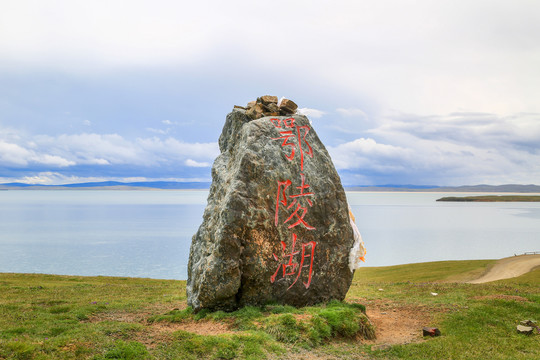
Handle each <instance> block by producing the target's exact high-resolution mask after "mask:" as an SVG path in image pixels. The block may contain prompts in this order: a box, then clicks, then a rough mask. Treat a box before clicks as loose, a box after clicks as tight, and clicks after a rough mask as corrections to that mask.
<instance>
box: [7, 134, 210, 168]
mask: <svg viewBox="0 0 540 360" xmlns="http://www.w3.org/2000/svg"><path fill="white" fill-rule="evenodd" d="M1 134H2V132H1V131H0V135H1ZM218 154H219V149H218V145H217V143H187V142H183V141H180V140H178V139H174V138H171V137H169V138H166V139H160V138H157V137H151V138H136V139H133V140H129V139H126V138H124V137H123V136H120V135H118V134H96V133H80V134H61V135H57V136H50V135H33V136H22V135H18V136H15V135H12V136H11V139H10V140H9V141H7V140H2V139H0V169H2V168H4V169H7V168H10V169H12V170H10V171H15V170H13V169H17V170H16V171H18V172H19V173H24V172H36V171H38V172H40V173H43V174H45V175H46V176H50V174H52V173H53V172H46V171H45V172H44V171H43V169H57V170H60V169H65V170H62V173H63V174H64V175H65V174H69V173H70V172H71V173H73V172H74V171H77V172H78V171H81V169H86V170H85V171H89V169H92V168H94V169H95V170H93V171H97V172H101V173H103V174H105V173H107V172H109V173H110V171H111V170H114V171H115V172H116V173H124V174H125V175H124V177H130V176H133V175H134V174H137V173H138V174H143V173H146V172H148V171H149V169H155V172H156V177H160V175H159V171H161V170H159V169H160V168H164V169H170V170H167V171H168V172H170V173H174V169H175V168H176V173H178V174H179V175H180V174H182V175H184V176H181V177H182V178H184V177H185V174H183V171H182V170H181V167H182V166H186V167H188V168H204V167H209V166H211V165H210V164H211V161H213V160H214V158H215V157H216V156H217V155H218ZM178 165H180V167H179V166H178ZM99 169H101V170H99ZM105 169H110V170H106V171H105ZM158 170H159V171H158ZM5 173H6V171H4V174H5ZM32 176H33V175H32ZM66 176H68V175H66ZM77 176H80V175H77ZM83 177H84V175H83ZM194 177H200V176H199V174H198V173H197V174H194Z"/></svg>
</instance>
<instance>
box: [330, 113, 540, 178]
mask: <svg viewBox="0 0 540 360" xmlns="http://www.w3.org/2000/svg"><path fill="white" fill-rule="evenodd" d="M367 133H369V135H370V136H371V137H369V138H359V139H356V140H354V141H350V142H346V143H343V144H340V145H338V146H334V147H329V148H328V150H329V152H330V153H331V155H332V158H333V159H334V162H335V164H336V167H337V168H338V169H341V170H342V172H343V173H344V174H345V177H346V178H347V181H352V179H354V178H355V176H356V175H359V174H362V175H365V176H366V178H368V179H371V180H367V181H371V182H374V183H379V184H380V183H394V184H403V183H413V184H429V185H433V184H438V185H463V184H475V183H490V184H502V183H509V182H510V183H535V182H538V180H537V179H540V148H539V146H538V144H540V114H515V115H512V116H507V117H499V116H496V115H494V114H483V113H459V114H455V113H453V114H449V115H438V116H418V115H414V114H396V115H393V116H389V117H387V118H385V119H383V120H381V121H380V122H379V124H378V126H376V127H374V128H372V129H370V130H368V131H367ZM353 172H354V174H353ZM366 178H364V179H363V180H365V179H366Z"/></svg>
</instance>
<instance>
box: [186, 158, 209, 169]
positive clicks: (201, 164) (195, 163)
mask: <svg viewBox="0 0 540 360" xmlns="http://www.w3.org/2000/svg"><path fill="white" fill-rule="evenodd" d="M184 164H186V166H190V167H210V166H212V164H210V163H207V162H198V161H195V160H192V159H187V160H186V161H185V162H184Z"/></svg>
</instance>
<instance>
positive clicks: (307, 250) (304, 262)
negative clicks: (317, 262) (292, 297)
mask: <svg viewBox="0 0 540 360" xmlns="http://www.w3.org/2000/svg"><path fill="white" fill-rule="evenodd" d="M296 240H297V239H296V234H293V235H292V248H291V250H290V252H289V253H287V244H285V243H284V242H283V241H282V242H281V256H280V257H279V258H278V256H276V254H272V255H273V256H274V259H275V260H276V261H279V262H280V265H279V266H278V268H277V270H276V272H275V273H274V275H272V277H271V278H270V281H271V282H272V283H273V282H274V281H276V277H277V275H278V273H279V270H280V269H281V270H282V277H284V278H286V277H289V276H291V275H292V276H294V275H296V277H295V279H294V282H293V283H292V284H291V285H290V286H289V287H288V288H287V290H289V289H290V288H291V287H293V285H294V284H296V282H297V281H298V279H299V278H300V277H301V275H302V271H304V268H307V271H304V274H306V275H305V277H307V281H302V283H303V284H304V286H305V288H306V289H307V288H309V285H310V284H311V275H312V273H313V255H314V254H315V246H317V244H316V243H315V241H310V242H308V243H303V244H302V250H296ZM298 254H300V263H298V262H297V258H298Z"/></svg>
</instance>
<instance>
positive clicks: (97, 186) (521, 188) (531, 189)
mask: <svg viewBox="0 0 540 360" xmlns="http://www.w3.org/2000/svg"><path fill="white" fill-rule="evenodd" d="M210 185H211V183H210V182H174V181H148V182H133V183H122V182H117V181H105V182H95V183H79V184H61V185H39V184H24V183H7V184H0V190H206V191H208V190H209V189H210ZM344 189H345V191H347V192H402V193H405V192H414V193H418V192H426V193H449V192H452V193H513V194H540V186H538V185H518V184H508V185H471V186H457V187H450V186H446V187H444V186H415V185H381V186H345V187H344Z"/></svg>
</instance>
